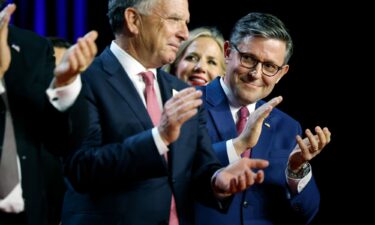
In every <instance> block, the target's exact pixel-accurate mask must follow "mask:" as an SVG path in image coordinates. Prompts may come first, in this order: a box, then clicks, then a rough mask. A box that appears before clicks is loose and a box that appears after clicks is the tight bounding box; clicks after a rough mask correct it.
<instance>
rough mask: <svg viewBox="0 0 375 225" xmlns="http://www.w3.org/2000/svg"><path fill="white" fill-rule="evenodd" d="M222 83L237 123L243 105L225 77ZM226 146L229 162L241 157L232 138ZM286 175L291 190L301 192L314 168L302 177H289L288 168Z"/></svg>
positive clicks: (254, 104) (252, 107)
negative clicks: (228, 85)
mask: <svg viewBox="0 0 375 225" xmlns="http://www.w3.org/2000/svg"><path fill="white" fill-rule="evenodd" d="M220 84H221V87H222V88H223V90H224V93H225V95H226V96H227V98H228V101H229V107H230V111H231V114H232V117H233V121H234V122H235V123H236V122H237V121H238V114H237V112H238V110H240V108H241V105H240V104H239V103H238V102H237V100H236V99H235V97H234V95H233V92H232V91H231V90H230V88H228V87H227V85H226V84H225V83H224V79H223V78H221V79H220ZM255 106H256V103H253V104H250V105H247V106H246V107H247V109H248V110H249V113H250V114H251V113H253V112H254V111H255ZM226 147H227V155H228V160H229V163H232V162H234V161H236V160H238V159H240V158H241V157H240V156H239V155H237V152H236V149H235V148H234V145H233V139H230V140H228V141H226ZM295 153H296V152H295V151H293V152H292V153H290V155H292V154H295ZM289 157H290V156H289ZM285 176H286V178H287V183H288V185H289V188H290V190H291V191H292V192H293V193H300V192H301V191H302V190H303V189H304V188H305V187H306V185H307V183H308V182H309V181H310V180H311V177H312V169H311V167H310V172H309V173H308V174H307V175H306V176H304V177H303V178H301V179H293V178H291V177H289V176H288V169H286V170H285Z"/></svg>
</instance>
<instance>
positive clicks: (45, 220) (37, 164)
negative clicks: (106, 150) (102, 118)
mask: <svg viewBox="0 0 375 225" xmlns="http://www.w3.org/2000/svg"><path fill="white" fill-rule="evenodd" d="M3 2H4V1H3V0H0V5H1V4H2V3H3ZM15 9H16V6H15V5H14V4H9V5H7V6H6V7H5V8H4V9H3V10H2V11H1V12H0V79H1V80H2V81H3V82H0V95H4V93H6V96H7V102H8V103H9V107H8V110H9V112H10V114H11V117H12V122H13V128H14V136H15V142H16V146H17V153H18V159H19V167H20V178H21V179H20V182H19V183H18V184H16V186H15V187H14V188H13V189H12V190H11V191H10V193H9V194H7V195H5V197H4V198H2V199H0V224H2V225H26V224H29V225H33V224H38V225H51V224H58V223H59V220H60V214H58V215H54V214H53V213H52V212H51V201H50V200H49V199H47V198H46V188H47V187H46V185H45V182H46V180H45V179H46V177H45V176H44V175H45V174H44V173H43V169H42V166H43V164H44V163H46V162H45V159H46V158H45V155H46V154H47V152H46V149H47V150H50V151H51V152H56V153H59V154H63V152H64V151H66V149H67V148H69V147H73V146H76V145H77V143H78V142H79V140H80V137H81V136H82V135H83V134H84V132H85V129H84V128H85V126H83V122H84V119H85V118H86V117H87V111H86V110H87V108H85V107H84V105H85V104H86V102H85V101H84V100H85V99H84V98H83V97H81V96H82V95H80V89H81V88H80V87H81V81H80V78H79V76H78V75H79V73H80V72H81V71H82V70H84V69H85V68H87V67H88V65H89V64H90V63H91V62H92V60H93V59H94V56H95V55H96V52H97V48H96V45H95V39H96V37H97V33H96V32H90V33H89V34H88V35H86V36H85V37H83V38H80V39H79V40H78V43H77V44H76V45H74V46H72V47H71V48H70V49H69V50H68V52H67V54H66V55H65V57H64V58H63V60H62V63H61V64H59V65H58V66H57V67H55V59H54V56H53V48H52V46H51V45H50V43H49V42H48V40H47V39H46V38H43V37H41V36H39V35H37V34H35V33H34V32H31V31H28V30H24V29H21V28H18V27H15V26H12V25H9V26H8V23H9V20H10V16H11V15H12V13H13V12H14V11H15ZM46 90H48V91H47V92H48V95H47V94H46ZM1 97H3V96H1ZM2 99H3V98H1V100H0V101H2ZM85 109H86V110H85ZM0 111H1V112H0V124H1V126H0V146H1V147H3V137H4V133H5V129H4V128H5V126H3V125H4V121H5V113H4V112H5V110H4V108H1V110H0ZM81 131H82V133H81ZM0 149H1V148H0ZM0 155H1V151H0ZM58 175H61V174H56V176H58ZM0 182H3V180H0Z"/></svg>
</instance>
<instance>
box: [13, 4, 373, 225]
mask: <svg viewBox="0 0 375 225" xmlns="http://www.w3.org/2000/svg"><path fill="white" fill-rule="evenodd" d="M34 1H37V0H28V1H27V4H28V6H29V7H30V8H26V9H25V10H23V11H22V14H21V15H20V14H17V13H18V12H17V11H16V13H15V15H14V17H13V22H14V23H15V24H16V25H18V26H21V27H25V28H29V29H34V23H33V18H34V16H33V15H34V9H35V7H34V5H33V4H35V2H34ZM14 2H16V3H18V2H20V3H21V2H22V4H26V3H25V0H23V1H21V0H19V1H16V0H15V1H14ZM54 2H55V1H48V4H47V3H46V4H47V5H46V6H47V7H46V8H47V11H48V12H47V13H46V15H47V18H48V21H47V23H46V26H47V27H46V33H44V35H47V36H56V35H57V34H58V32H57V28H56V24H55V22H54V21H55V20H56V18H55V17H54V15H55V14H56V13H54V11H55V10H57V9H56V8H58V7H56V5H55V4H54ZM73 2H74V1H72V0H67V4H68V10H67V13H68V14H69V13H70V14H71V12H69V11H73V9H72V7H73ZM189 2H190V13H191V22H190V24H189V28H195V27H198V26H216V27H218V28H219V29H220V30H221V31H222V33H223V34H224V37H225V38H228V35H229V32H230V29H231V27H232V26H233V25H234V23H235V21H237V20H238V19H239V18H241V17H242V16H244V15H245V14H247V13H249V12H251V11H258V12H267V13H271V14H274V15H276V16H277V17H279V18H280V19H281V20H282V21H283V22H284V23H285V24H286V26H287V27H288V29H289V31H290V33H291V35H292V38H293V40H294V44H295V51H294V55H293V56H292V58H291V60H290V63H289V64H290V70H289V73H288V74H287V75H286V76H285V77H284V78H283V79H282V80H281V82H280V83H279V84H278V85H277V86H276V88H275V90H274V92H273V93H272V94H271V96H270V97H274V96H277V95H282V96H283V97H284V101H283V102H282V104H281V105H280V106H279V108H281V109H282V110H283V111H285V112H287V113H288V114H290V115H291V116H293V117H294V118H296V119H297V120H299V121H300V122H301V124H302V126H303V128H314V126H316V125H321V126H327V127H329V129H330V130H331V132H332V142H331V143H330V144H329V145H328V146H327V147H326V148H325V149H324V151H323V152H322V153H321V154H320V155H319V156H318V157H317V158H315V159H313V160H312V162H311V163H312V166H313V173H314V175H315V179H316V181H317V183H318V186H319V188H320V191H321V209H320V212H319V214H318V215H317V217H316V219H315V220H314V221H313V224H315V225H316V224H331V223H334V224H341V223H344V222H345V223H347V222H351V221H353V222H355V223H356V224H361V221H362V222H363V221H365V220H366V219H365V216H366V215H368V211H369V210H366V207H364V206H363V205H366V204H371V202H372V201H370V199H373V196H370V195H369V194H368V193H371V192H368V191H367V190H369V188H368V183H369V179H371V178H372V177H371V175H367V172H368V171H371V162H368V161H371V160H366V159H369V158H371V157H370V156H371V154H369V152H370V151H371V150H373V147H372V145H371V144H366V143H367V142H369V141H371V136H370V137H369V135H365V134H366V133H367V134H372V133H374V132H371V130H372V127H373V126H372V124H373V123H372V122H370V120H371V117H372V115H373V114H372V113H371V111H370V108H371V107H373V106H372V104H371V103H372V102H371V100H370V99H366V100H365V98H366V97H368V96H371V90H372V89H371V88H370V87H368V85H369V84H371V82H370V79H371V77H372V78H374V76H373V75H374V73H375V67H374V65H373V63H372V62H371V60H373V58H374V57H371V54H372V53H373V47H372V45H373V44H372V43H373V42H374V41H373V40H367V39H369V38H370V39H371V38H372V37H373V35H371V33H372V32H374V31H373V28H374V25H372V24H370V21H375V19H374V18H373V17H374V16H373V14H374V12H368V11H369V8H370V7H368V6H366V5H364V4H363V3H362V2H359V1H346V2H347V3H342V2H337V3H335V2H329V1H327V0H315V1H298V0H293V1H291V0H284V1H276V0H273V1H270V0H268V1H265V0H263V1H260V0H229V1H220V2H219V1H218V0H215V1H214V0H200V1H198V0H190V1H189ZM85 4H86V7H85V8H84V12H82V15H84V18H82V20H83V21H85V28H84V29H85V31H84V32H81V33H85V32H86V31H88V30H91V29H95V30H98V31H99V39H98V41H97V43H98V46H99V50H100V51H101V50H103V49H104V47H105V46H107V45H108V44H109V43H110V41H111V40H112V33H111V31H110V29H109V25H108V20H107V17H106V11H107V1H106V0H87V1H85ZM25 18H28V19H25ZM75 19H77V18H75ZM78 19H79V18H78ZM73 21H74V20H73V18H72V17H71V16H66V23H67V27H68V29H67V30H68V31H67V32H66V33H65V36H64V37H65V38H66V39H68V40H69V41H71V42H74V41H75V40H74V39H75V38H74V37H76V36H77V33H74V31H73V30H74V29H73V24H74V22H73ZM79 34H80V33H79ZM369 55H370V56H369ZM369 59H370V60H369ZM367 61H369V62H367ZM360 127H361V128H360ZM363 130H367V131H366V132H364V131H363ZM368 131H369V132H368ZM365 173H366V175H365ZM364 175H365V176H364ZM370 182H372V181H370ZM366 201H368V203H365V204H362V203H359V202H366ZM361 206H362V207H361ZM367 209H368V207H367ZM363 223H364V222H363Z"/></svg>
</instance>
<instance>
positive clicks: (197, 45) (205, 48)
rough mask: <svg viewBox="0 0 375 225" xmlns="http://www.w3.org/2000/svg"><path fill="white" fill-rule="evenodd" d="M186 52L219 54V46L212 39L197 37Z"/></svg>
mask: <svg viewBox="0 0 375 225" xmlns="http://www.w3.org/2000/svg"><path fill="white" fill-rule="evenodd" d="M187 49H188V51H201V52H212V51H216V52H218V53H220V52H221V49H220V46H219V44H218V43H217V42H216V41H215V40H214V39H213V38H212V37H198V38H197V39H195V40H194V41H193V42H191V44H190V45H189V46H188V48H187Z"/></svg>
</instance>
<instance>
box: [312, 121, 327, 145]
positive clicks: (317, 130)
mask: <svg viewBox="0 0 375 225" xmlns="http://www.w3.org/2000/svg"><path fill="white" fill-rule="evenodd" d="M315 133H316V134H317V136H318V138H319V143H318V144H319V151H320V150H322V149H323V148H324V146H326V145H327V139H326V136H325V135H324V132H323V130H322V128H320V127H319V126H317V127H315Z"/></svg>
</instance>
